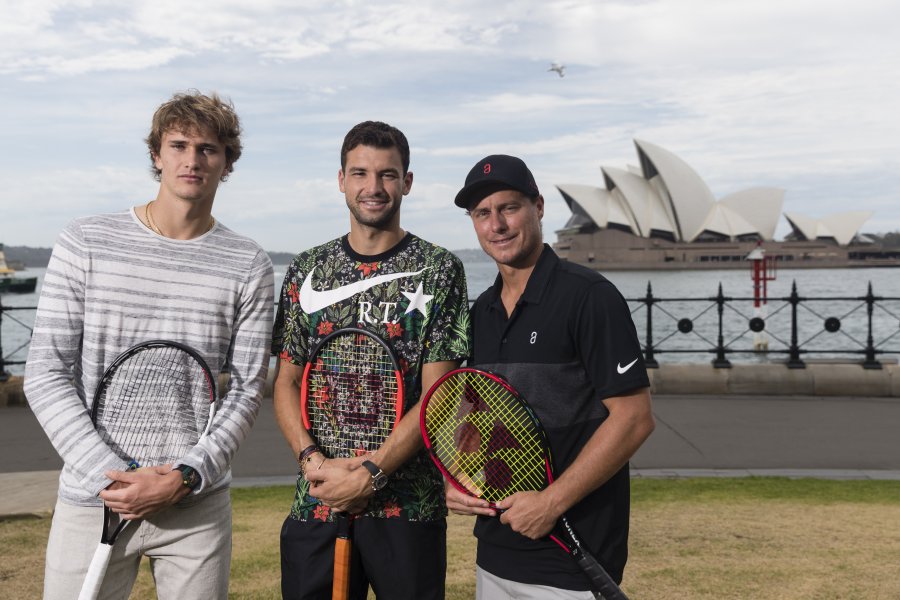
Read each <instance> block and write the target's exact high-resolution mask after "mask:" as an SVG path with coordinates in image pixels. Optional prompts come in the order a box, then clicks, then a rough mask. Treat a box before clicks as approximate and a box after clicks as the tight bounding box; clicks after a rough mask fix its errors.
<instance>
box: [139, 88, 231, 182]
mask: <svg viewBox="0 0 900 600" xmlns="http://www.w3.org/2000/svg"><path fill="white" fill-rule="evenodd" d="M201 127H203V128H208V129H209V130H210V131H212V132H213V133H214V134H215V135H216V138H217V139H218V140H219V142H220V143H221V144H222V145H223V146H225V171H224V172H223V173H222V181H225V179H226V178H227V177H228V175H229V174H230V173H231V172H232V171H233V170H234V163H236V162H237V159H239V158H240V157H241V150H242V147H241V122H240V119H238V116H237V113H235V112H234V105H233V104H232V103H231V101H230V100H223V99H222V98H220V97H219V95H218V94H216V93H215V92H212V93H211V94H209V95H208V96H207V95H205V94H201V93H200V92H198V91H197V90H188V91H187V92H183V93H179V94H175V95H174V96H172V99H171V100H169V101H168V102H166V103H164V104H162V105H161V106H160V107H159V108H157V109H156V113H154V115H153V123H152V125H151V126H150V135H148V136H147V139H146V140H144V141H145V142H147V147H148V148H149V149H150V170H151V171H152V172H153V176H154V178H155V179H156V180H157V181H159V176H160V173H161V172H160V170H159V169H157V168H156V164H155V162H154V156H159V151H160V147H161V144H162V138H163V134H165V133H166V132H167V131H171V130H173V129H177V130H187V131H191V130H194V129H200V128H201Z"/></svg>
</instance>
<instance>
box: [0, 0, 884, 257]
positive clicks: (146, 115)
mask: <svg viewBox="0 0 900 600" xmlns="http://www.w3.org/2000/svg"><path fill="white" fill-rule="evenodd" d="M3 14H4V18H3V19H2V20H0V86H2V87H0V89H2V90H3V96H4V111H2V113H0V131H3V132H4V135H3V136H2V137H0V166H2V170H0V176H3V178H4V182H5V183H4V190H3V192H2V193H0V204H2V205H3V209H4V213H3V214H4V220H3V222H2V223H0V241H4V242H5V243H29V240H32V241H31V242H30V243H31V244H32V245H34V243H35V241H36V240H41V243H42V244H47V243H49V242H52V239H53V238H54V237H55V234H56V230H58V229H59V227H61V224H62V223H64V222H65V221H67V220H68V219H69V218H71V217H72V216H76V215H79V214H86V213H90V212H100V211H101V210H109V209H112V208H119V207H125V206H128V205H130V204H136V203H138V201H137V199H138V198H139V199H145V198H149V197H152V195H153V194H154V193H155V185H156V184H155V183H154V182H153V181H152V180H151V179H150V178H149V176H148V175H147V172H146V168H147V165H146V156H145V149H144V148H143V145H142V143H141V139H142V137H143V136H144V135H146V129H147V128H148V127H149V122H150V116H151V114H152V111H153V110H154V108H155V107H156V106H157V105H158V104H159V103H160V102H162V101H164V100H165V99H166V98H168V97H169V95H170V94H171V93H172V92H173V91H176V90H184V89H187V88H192V87H193V88H198V89H202V90H210V89H216V90H219V91H220V92H222V93H223V94H225V95H226V96H230V97H231V98H232V99H234V101H235V104H236V106H237V109H238V112H239V114H240V115H241V117H242V119H243V121H244V125H245V129H246V135H245V138H246V139H245V148H246V151H245V155H244V157H243V158H242V159H241V162H240V163H239V164H238V168H237V171H236V173H235V175H234V177H233V178H232V180H231V181H229V182H228V183H227V184H225V185H224V186H223V187H222V188H220V197H219V199H218V200H217V208H216V213H217V216H219V217H221V218H222V220H223V222H226V223H227V224H229V225H232V226H233V227H234V228H235V229H237V230H238V231H244V232H245V233H248V234H249V235H252V236H253V237H255V238H257V239H259V240H260V242H261V243H263V245H264V246H266V247H267V248H269V249H272V250H286V251H291V250H295V249H299V247H301V246H303V245H304V244H306V245H311V243H313V242H317V241H325V240H327V239H330V238H332V237H334V236H336V235H340V234H341V233H342V232H345V231H346V228H347V221H346V214H345V211H346V209H345V208H344V207H343V201H342V198H341V196H340V194H338V192H337V190H336V185H334V180H333V178H334V174H335V172H336V170H337V164H338V163H337V158H338V157H337V154H338V148H339V146H340V142H341V138H342V136H343V135H344V133H345V132H346V130H347V129H348V128H349V127H350V126H351V125H353V124H354V123H356V122H358V121H361V120H364V119H371V118H375V119H381V120H386V121H388V122H391V123H394V124H396V125H398V126H400V127H401V128H402V129H403V130H404V131H405V132H406V134H407V135H408V136H409V139H410V142H411V144H412V146H413V170H414V171H415V173H416V183H415V186H414V188H413V194H412V195H411V196H410V197H409V198H408V199H407V202H405V204H404V221H405V222H406V221H408V223H406V225H407V226H408V227H409V228H410V229H411V230H414V231H416V233H419V234H421V235H422V236H423V237H429V238H436V241H439V242H441V243H444V244H445V245H447V246H449V247H451V248H459V247H472V246H474V237H473V236H471V232H470V231H469V227H468V224H467V223H466V222H465V220H464V219H463V220H462V221H460V220H459V219H458V215H459V213H458V212H456V211H455V208H454V207H453V206H452V202H451V200H452V197H453V195H454V194H455V190H456V189H458V187H459V186H460V185H461V183H462V180H463V179H464V177H465V174H466V172H467V171H468V169H469V168H470V167H471V165H472V164H474V161H475V160H477V159H478V158H480V157H482V156H484V155H487V154H491V153H496V152H502V153H513V154H519V155H521V156H523V157H525V158H526V160H527V161H528V163H529V165H530V166H531V168H532V170H533V171H534V173H535V176H536V178H537V179H538V183H539V185H540V187H541V189H542V191H543V192H544V195H545V197H546V199H547V207H548V210H547V217H546V222H545V232H546V233H547V236H548V237H549V238H551V239H552V237H553V236H552V230H553V229H555V228H558V227H559V226H561V225H562V223H564V222H565V220H566V219H567V217H568V211H567V209H566V207H565V205H564V203H563V202H562V200H561V199H560V198H559V195H558V194H557V193H556V191H555V190H554V189H553V186H554V184H556V183H566V182H567V183H584V184H594V185H599V184H600V183H601V181H602V180H601V177H600V172H599V166H600V165H610V166H624V165H625V164H628V163H632V164H633V163H634V162H635V161H636V158H635V152H634V147H633V143H632V140H633V138H635V137H639V138H642V139H647V140H649V141H652V142H654V143H657V144H659V145H661V146H663V147H666V148H668V149H669V150H671V151H672V152H675V153H676V154H678V155H679V156H681V157H682V158H684V160H686V161H687V162H688V163H689V164H691V165H692V166H693V167H694V168H695V169H696V170H697V171H698V172H699V173H700V174H701V176H702V177H703V178H704V179H706V180H707V181H708V182H709V183H710V186H711V187H712V188H713V191H714V193H715V194H716V195H718V196H722V195H725V194H727V193H730V192H733V191H736V190H738V189H742V188H746V187H750V186H755V185H766V186H780V187H783V188H785V189H786V192H787V193H786V205H785V209H786V210H792V211H795V212H807V213H810V214H817V215H821V214H823V213H822V211H823V210H830V209H831V208H832V207H838V208H839V207H841V206H842V205H845V204H846V203H852V204H853V205H854V206H859V207H861V208H869V209H871V210H875V211H876V214H875V216H874V217H873V219H872V220H871V221H870V222H869V224H868V225H867V227H866V228H865V229H869V226H871V229H872V230H877V229H888V228H890V227H891V226H892V225H896V224H897V223H898V219H900V216H897V215H898V214H900V208H898V206H900V204H898V202H897V198H896V195H897V194H896V192H895V191H894V190H895V189H896V173H897V172H898V168H900V164H898V162H900V120H898V119H896V118H894V117H893V114H894V111H895V107H896V106H897V105H898V103H900V83H898V82H897V78H896V73H897V72H898V71H900V39H898V38H897V36H896V33H895V28H896V27H895V24H896V22H897V20H898V17H900V7H898V6H896V3H893V2H887V0H858V1H857V2H853V3H851V4H847V3H845V2H838V1H836V0H820V1H817V2H813V1H812V0H780V1H779V2H775V1H774V0H760V1H758V2H753V3H746V2H734V1H722V2H709V1H706V0H666V1H662V0H654V1H642V2H631V1H628V2H626V1H624V0H621V1H604V2H589V1H586V0H584V1H581V0H557V1H549V2H538V1H536V0H535V1H517V2H508V3H495V4H493V5H490V6H489V7H486V5H484V4H483V3H482V2H476V1H475V0H464V1H462V2H458V3H452V4H448V3H447V2H437V1H434V0H422V1H419V2H411V1H410V2H406V1H400V0H396V1H394V2H389V3H377V4H376V3H368V2H363V1H361V0H343V1H327V2H326V1H325V0H316V1H305V2H303V3H302V6H300V7H298V3H295V2H289V1H288V0H262V1H260V2H254V3H247V2H245V1H243V0H241V1H239V0H220V1H218V2H215V3H213V2H194V3H188V4H185V3H183V2H176V1H175V0H159V1H157V2H154V3H143V2H140V3H121V2H113V1H112V0H68V1H67V0H55V1H49V0H38V1H35V2H28V3H9V2H7V3H5V4H4V7H3ZM551 61H560V62H563V63H565V64H566V65H567V67H568V68H567V71H566V76H565V77H564V78H559V77H557V76H556V74H555V73H548V72H547V70H546V69H547V66H548V65H549V63H550V62H551ZM32 221H33V222H34V223H33V224H32V223H31V222H32ZM28 236H31V237H28ZM47 238H50V239H49V241H48V239H47Z"/></svg>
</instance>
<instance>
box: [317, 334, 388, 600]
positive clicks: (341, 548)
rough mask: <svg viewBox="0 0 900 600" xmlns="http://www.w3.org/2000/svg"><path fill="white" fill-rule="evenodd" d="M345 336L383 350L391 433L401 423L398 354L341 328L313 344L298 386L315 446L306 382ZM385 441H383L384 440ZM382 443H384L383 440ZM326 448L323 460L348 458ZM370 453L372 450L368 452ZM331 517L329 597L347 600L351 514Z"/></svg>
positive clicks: (378, 339) (372, 336) (374, 336)
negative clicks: (389, 379)
mask: <svg viewBox="0 0 900 600" xmlns="http://www.w3.org/2000/svg"><path fill="white" fill-rule="evenodd" d="M344 335H357V336H359V335H361V336H365V337H366V338H369V339H371V340H373V341H375V342H376V343H378V344H379V345H380V346H381V347H382V348H383V349H384V351H385V354H386V355H387V356H388V357H389V358H390V360H391V364H392V366H393V368H394V376H395V378H396V382H397V391H396V394H395V397H394V406H393V416H394V419H393V424H392V426H391V432H393V431H394V429H396V428H397V424H398V423H399V422H400V419H401V418H402V417H403V404H404V395H403V391H404V386H403V374H402V372H401V371H400V363H399V361H398V360H397V355H396V353H395V352H394V349H393V348H391V346H390V345H389V344H388V343H387V342H386V341H384V340H383V339H382V338H381V337H380V336H378V335H377V334H375V333H373V332H371V331H368V330H366V329H362V328H359V327H343V328H341V329H338V330H335V331H332V332H331V333H329V334H328V335H326V336H325V337H323V338H322V339H321V340H319V341H318V343H316V345H315V347H314V348H313V351H312V352H311V353H310V355H309V357H308V358H307V361H306V366H305V367H304V368H303V377H302V379H301V383H300V416H301V419H302V422H303V427H304V428H305V429H306V431H307V432H308V433H309V435H310V436H311V437H312V438H313V441H315V442H316V443H317V445H318V440H317V436H316V432H315V431H313V427H312V420H311V419H310V416H309V401H310V398H309V388H310V385H309V380H310V376H311V375H310V374H311V373H312V371H313V367H314V366H315V364H316V361H317V359H318V356H319V353H320V352H321V351H322V349H323V348H325V347H326V345H327V344H328V343H329V342H331V341H332V340H333V339H335V338H336V337H338V336H344ZM385 439H386V438H385ZM382 443H384V440H382ZM325 450H326V449H321V448H320V451H322V454H323V455H324V456H325V457H326V458H347V457H335V456H328V452H326V451H325ZM370 451H371V450H370ZM333 518H334V520H335V524H336V525H337V536H336V538H335V544H334V574H333V578H332V598H334V599H335V600H345V599H346V598H348V597H349V589H350V556H351V552H352V549H353V530H352V525H353V518H354V516H353V515H348V514H346V513H343V512H334V513H333Z"/></svg>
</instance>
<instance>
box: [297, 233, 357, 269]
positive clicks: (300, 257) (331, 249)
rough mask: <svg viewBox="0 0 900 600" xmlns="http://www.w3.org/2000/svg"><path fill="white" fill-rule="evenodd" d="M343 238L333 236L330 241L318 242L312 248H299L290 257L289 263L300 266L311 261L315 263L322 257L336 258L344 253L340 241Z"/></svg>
mask: <svg viewBox="0 0 900 600" xmlns="http://www.w3.org/2000/svg"><path fill="white" fill-rule="evenodd" d="M342 239H343V238H341V237H339V238H335V239H333V240H331V241H328V242H325V243H324V244H319V245H318V246H313V247H312V248H307V249H306V250H301V251H300V252H298V253H297V254H295V255H294V258H292V259H291V265H293V266H294V267H295V268H296V267H301V266H303V265H308V264H310V263H311V262H312V263H315V262H316V261H319V260H321V259H323V258H332V259H333V258H338V257H343V256H344V255H345V253H344V250H343V244H342V242H341V240H342Z"/></svg>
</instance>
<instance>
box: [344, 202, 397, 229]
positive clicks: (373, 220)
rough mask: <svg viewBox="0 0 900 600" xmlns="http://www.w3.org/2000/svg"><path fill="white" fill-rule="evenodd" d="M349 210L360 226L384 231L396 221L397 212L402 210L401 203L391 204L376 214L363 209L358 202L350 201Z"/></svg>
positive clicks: (348, 203)
mask: <svg viewBox="0 0 900 600" xmlns="http://www.w3.org/2000/svg"><path fill="white" fill-rule="evenodd" d="M347 208H349V209H350V214H352V215H353V218H354V219H355V220H356V222H357V223H359V224H360V225H365V226H367V227H374V228H375V229H383V228H385V227H386V226H387V225H390V224H391V223H392V222H393V221H394V220H395V217H396V215H397V212H398V211H399V210H400V201H399V200H396V201H394V202H391V203H390V206H389V207H388V208H387V209H386V210H383V211H381V212H378V213H374V214H373V213H370V212H367V211H365V210H363V209H361V208H360V206H359V201H357V200H350V199H348V200H347Z"/></svg>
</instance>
